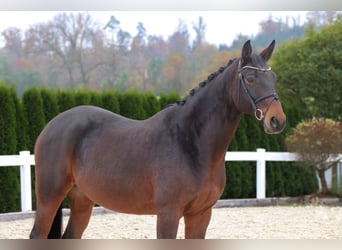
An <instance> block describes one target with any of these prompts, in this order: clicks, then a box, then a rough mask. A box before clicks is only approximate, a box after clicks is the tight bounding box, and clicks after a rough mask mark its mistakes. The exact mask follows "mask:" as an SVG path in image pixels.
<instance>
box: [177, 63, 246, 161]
mask: <svg viewBox="0 0 342 250" xmlns="http://www.w3.org/2000/svg"><path fill="white" fill-rule="evenodd" d="M227 71H228V70H227ZM229 74H230V75H229ZM229 78H231V79H229ZM233 78H234V75H233V73H232V70H230V71H228V72H223V73H222V74H220V75H218V76H217V77H216V78H215V79H214V80H212V82H209V83H208V84H207V86H205V87H203V89H200V90H199V91H198V93H195V95H194V96H192V97H191V100H189V101H188V102H187V103H186V104H185V105H184V107H182V112H183V114H182V118H183V122H184V123H186V127H187V128H188V129H192V130H194V134H195V135H196V139H197V142H196V143H197V147H198V149H199V153H200V154H202V155H207V156H208V157H209V158H211V159H207V160H208V161H213V160H215V161H216V160H220V159H221V158H222V157H224V155H225V153H226V150H227V148H228V146H229V144H230V142H231V140H232V138H233V136H234V134H235V131H236V129H237V126H238V123H239V121H240V117H241V113H240V112H239V111H238V110H237V109H236V107H235V105H234V103H233V100H232V97H233V93H235V91H234V85H235V83H234V79H233ZM221 160H222V159H221Z"/></svg>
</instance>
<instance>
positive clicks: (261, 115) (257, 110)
mask: <svg viewBox="0 0 342 250" xmlns="http://www.w3.org/2000/svg"><path fill="white" fill-rule="evenodd" d="M245 69H252V70H256V71H261V72H268V71H271V67H268V68H267V69H263V68H257V67H253V66H248V65H247V66H244V67H241V61H239V68H238V81H239V87H238V93H237V94H238V100H239V104H240V89H241V86H242V88H243V89H244V90H245V92H246V94H247V96H248V99H249V100H250V102H251V104H252V106H253V109H254V116H255V118H256V119H257V120H258V121H261V120H262V119H264V117H265V114H266V113H267V111H268V109H269V108H270V106H271V104H272V103H273V102H274V101H275V100H279V97H278V95H277V93H276V92H272V93H270V94H267V95H264V96H261V97H259V98H255V97H253V95H252V94H251V92H250V91H249V89H248V88H247V86H246V83H245V81H244V79H243V77H242V73H241V72H242V71H244V70H245ZM270 97H273V98H272V100H271V102H270V103H269V105H268V106H267V109H266V112H265V114H264V112H263V111H262V110H261V109H260V108H258V106H257V104H258V103H259V102H261V101H263V100H265V99H267V98H270Z"/></svg>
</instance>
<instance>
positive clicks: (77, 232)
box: [63, 186, 94, 239]
mask: <svg viewBox="0 0 342 250" xmlns="http://www.w3.org/2000/svg"><path fill="white" fill-rule="evenodd" d="M67 197H68V200H69V203H70V218H69V222H68V225H67V227H66V229H65V232H64V234H63V238H64V239H80V238H81V237H82V234H83V232H84V230H85V229H86V227H87V226H88V223H89V219H90V216H91V212H92V210H93V206H94V202H93V201H91V200H89V199H88V197H86V196H85V195H84V194H83V193H81V192H80V191H79V189H78V188H77V187H76V186H74V187H73V188H72V189H71V190H70V192H69V193H68V195H67Z"/></svg>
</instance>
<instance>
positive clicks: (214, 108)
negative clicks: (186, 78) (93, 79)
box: [30, 40, 286, 239]
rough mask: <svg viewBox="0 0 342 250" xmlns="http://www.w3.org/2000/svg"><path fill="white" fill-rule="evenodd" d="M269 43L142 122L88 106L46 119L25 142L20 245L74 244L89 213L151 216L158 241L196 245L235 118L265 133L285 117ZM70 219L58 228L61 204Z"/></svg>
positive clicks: (246, 48) (217, 191)
mask: <svg viewBox="0 0 342 250" xmlns="http://www.w3.org/2000/svg"><path fill="white" fill-rule="evenodd" d="M274 46H275V41H274V40H273V41H272V42H271V43H270V44H269V45H268V47H267V48H265V49H263V50H262V52H261V53H259V54H257V53H253V52H252V47H251V44H250V41H249V40H248V41H247V42H245V43H244V45H243V48H242V51H241V57H238V58H235V59H232V60H230V61H229V63H227V64H226V65H225V66H223V67H220V68H219V70H218V71H217V72H214V73H212V74H211V75H209V76H208V79H207V80H205V81H202V82H201V83H200V84H199V85H198V86H197V87H196V88H194V89H192V90H191V91H190V93H189V94H188V95H187V97H186V98H185V99H183V100H182V101H178V102H176V103H174V104H172V105H170V106H168V107H165V108H164V109H162V110H161V111H160V112H158V113H156V114H155V115H153V116H152V117H150V118H148V119H146V120H141V121H138V120H133V119H128V118H126V117H123V116H120V115H118V114H114V113H112V112H110V111H107V110H105V109H101V108H99V107H95V106H78V107H75V108H72V109H70V110H67V111H65V112H63V113H61V114H59V115H57V116H56V117H55V118H53V119H52V120H51V121H50V122H49V123H48V124H47V125H46V126H45V127H44V129H43V130H42V132H41V133H40V135H39V136H38V138H37V140H36V143H35V164H36V165H35V173H36V180H35V183H36V198H37V199H36V202H37V204H36V205H37V206H36V213H35V221H34V225H33V228H32V231H31V233H30V238H47V237H48V238H61V237H62V238H81V237H82V234H83V232H84V230H85V229H86V227H87V225H88V222H89V219H90V217H91V213H92V208H93V206H94V204H98V205H101V206H103V207H104V208H107V209H109V210H113V211H116V212H119V213H133V214H146V215H148V214H151V215H156V217H157V219H156V236H157V238H158V239H162V238H169V239H174V238H176V237H177V231H178V226H179V220H180V219H181V218H184V225H185V238H186V239H193V238H205V235H206V231H207V227H208V224H209V222H210V218H211V214H212V208H213V206H214V204H215V203H216V202H217V200H218V199H219V198H220V196H221V194H222V192H223V189H224V186H225V183H226V175H225V164H224V163H225V154H226V151H227V149H228V146H229V144H230V142H231V140H232V138H233V135H234V133H235V132H236V129H237V127H238V124H239V120H240V118H241V116H242V114H247V115H252V116H254V117H255V118H256V120H258V121H259V122H260V123H261V124H262V126H263V128H264V131H265V132H266V133H268V134H276V133H280V132H281V131H282V130H283V128H284V127H285V123H286V117H285V114H284V112H283V109H282V106H281V103H280V101H279V97H278V95H277V93H276V91H275V82H276V76H275V73H274V72H273V71H272V70H271V68H270V67H268V66H267V61H268V60H269V59H270V57H271V55H272V53H273V50H274ZM65 198H67V199H68V200H69V204H70V218H69V221H68V224H67V226H66V229H65V231H64V233H63V234H62V228H61V223H60V222H61V216H62V213H61V203H62V201H63V200H64V199H65Z"/></svg>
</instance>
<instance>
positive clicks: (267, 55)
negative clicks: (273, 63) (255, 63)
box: [260, 40, 275, 62]
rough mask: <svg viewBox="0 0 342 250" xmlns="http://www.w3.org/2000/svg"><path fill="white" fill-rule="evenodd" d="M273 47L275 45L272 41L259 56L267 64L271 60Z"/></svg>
mask: <svg viewBox="0 0 342 250" xmlns="http://www.w3.org/2000/svg"><path fill="white" fill-rule="evenodd" d="M274 45H275V41H274V40H273V41H272V42H271V43H270V45H268V47H267V48H266V49H264V50H263V51H262V52H261V53H260V56H261V57H262V58H263V59H264V60H265V62H267V61H268V60H269V59H270V58H271V56H272V53H273V50H274Z"/></svg>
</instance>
